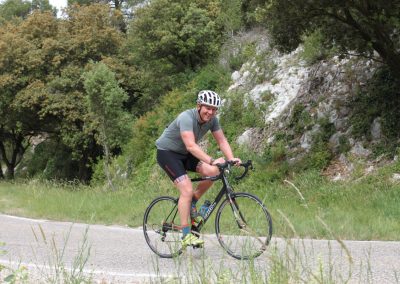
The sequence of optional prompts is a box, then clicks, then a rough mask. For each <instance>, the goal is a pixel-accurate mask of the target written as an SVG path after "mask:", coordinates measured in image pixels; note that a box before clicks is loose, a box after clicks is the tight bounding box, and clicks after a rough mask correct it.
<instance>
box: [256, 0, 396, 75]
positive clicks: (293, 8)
mask: <svg viewBox="0 0 400 284" xmlns="http://www.w3.org/2000/svg"><path fill="white" fill-rule="evenodd" d="M261 2H263V3H262V4H260V5H259V6H258V10H257V11H258V17H259V20H260V21H261V22H263V23H264V24H265V25H266V26H267V27H268V29H269V31H270V33H271V35H272V37H273V40H274V42H275V44H276V45H277V46H278V47H279V48H280V49H281V50H284V51H290V50H293V49H295V48H296V47H297V46H298V45H299V43H300V42H301V39H302V35H303V34H305V33H311V32H313V31H315V30H317V29H320V30H321V32H322V34H323V35H324V37H325V42H324V43H325V44H326V45H327V46H328V47H329V46H332V45H336V46H337V47H339V48H340V50H341V52H342V53H347V52H349V51H350V52H358V53H359V54H360V55H363V56H368V57H370V58H373V53H374V51H375V52H377V53H378V54H379V56H380V58H381V60H382V61H383V62H384V63H385V64H387V65H388V66H389V68H390V69H391V72H392V73H393V74H394V75H395V76H396V77H397V78H398V79H400V53H399V52H400V51H399V50H400V49H399V47H400V41H399V39H400V33H399V31H400V18H399V14H400V3H399V1H396V0H388V1H373V0H351V1H348V0H339V1H336V0H335V1H334V0H324V1H318V0H301V1H293V0H274V1H272V0H271V1H261Z"/></svg>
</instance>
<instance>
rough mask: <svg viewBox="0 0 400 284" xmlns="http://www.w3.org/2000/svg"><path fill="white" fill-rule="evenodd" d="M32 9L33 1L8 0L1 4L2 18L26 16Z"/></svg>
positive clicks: (0, 16) (0, 12)
mask: <svg viewBox="0 0 400 284" xmlns="http://www.w3.org/2000/svg"><path fill="white" fill-rule="evenodd" d="M30 11H31V3H30V2H29V1H24V0H6V1H4V2H2V3H1V4H0V19H2V18H3V19H4V20H8V21H9V20H11V19H13V18H14V17H17V18H25V17H26V16H27V15H28V14H29V12H30Z"/></svg>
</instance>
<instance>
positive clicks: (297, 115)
mask: <svg viewBox="0 0 400 284" xmlns="http://www.w3.org/2000/svg"><path fill="white" fill-rule="evenodd" d="M311 125H312V118H311V116H310V113H309V111H308V110H307V109H306V107H305V106H304V105H303V104H296V105H295V106H294V107H293V110H292V115H291V117H290V121H289V123H288V127H289V128H290V129H293V131H294V132H295V134H296V135H301V134H302V133H303V132H304V131H305V130H309V129H310V126H311Z"/></svg>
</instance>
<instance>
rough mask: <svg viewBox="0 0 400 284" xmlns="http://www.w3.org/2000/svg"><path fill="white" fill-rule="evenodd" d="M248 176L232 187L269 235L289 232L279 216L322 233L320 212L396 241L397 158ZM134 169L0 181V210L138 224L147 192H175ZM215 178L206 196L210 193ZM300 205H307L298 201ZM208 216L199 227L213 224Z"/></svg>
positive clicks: (345, 226)
mask: <svg viewBox="0 0 400 284" xmlns="http://www.w3.org/2000/svg"><path fill="white" fill-rule="evenodd" d="M256 169H257V170H256V171H255V172H252V174H251V175H250V177H248V178H247V179H245V180H244V181H243V182H241V183H240V184H238V185H236V186H235V189H236V191H245V192H251V193H253V194H256V195H257V196H259V197H260V199H261V200H263V201H264V203H265V204H266V206H267V208H268V210H269V211H270V213H271V215H272V218H273V225H274V236H287V237H293V236H294V234H293V232H292V231H293V230H292V228H290V226H288V223H287V221H286V220H285V218H284V217H283V215H284V216H286V218H287V219H288V220H290V222H291V224H293V227H294V228H295V230H296V233H297V234H298V236H300V237H311V238H329V237H331V236H330V234H329V232H328V231H327V230H326V228H325V227H324V226H323V225H322V224H320V222H318V221H316V217H319V218H321V219H322V220H324V222H326V223H327V224H329V226H330V227H331V228H333V229H334V232H335V234H336V235H337V236H338V237H339V238H341V239H349V240H350V239H356V240H399V239H400V237H399V232H400V223H399V222H398V220H399V219H400V207H399V206H398V204H400V183H398V182H394V181H391V175H392V173H393V172H397V171H399V170H400V165H399V164H398V163H396V164H391V165H389V166H386V167H383V168H381V169H380V170H378V171H376V172H374V173H373V174H370V175H368V176H364V177H358V178H357V180H350V181H340V182H332V181H329V180H327V179H325V178H324V177H322V176H321V175H320V173H319V172H317V171H307V172H304V173H302V174H298V175H296V176H292V177H291V178H288V180H289V181H290V182H291V183H293V185H295V187H297V189H298V190H299V191H300V192H301V195H302V196H303V198H304V200H302V198H301V197H300V195H299V192H297V190H295V188H294V187H293V186H292V185H290V184H289V183H287V182H283V181H282V180H278V181H276V180H275V181H272V182H270V181H268V180H265V179H263V171H265V170H266V169H265V168H262V167H256ZM149 172H151V174H148V175H147V178H145V177H144V176H139V177H138V178H137V179H136V180H135V181H134V182H131V183H129V184H127V183H125V184H124V185H120V188H119V190H118V191H115V192H112V191H109V190H105V189H104V188H101V187H89V186H84V185H80V184H65V183H55V182H40V181H38V180H27V181H18V182H7V181H2V182H0V201H1V202H0V212H1V213H5V214H11V215H17V216H27V217H32V218H45V219H53V220H65V221H67V220H68V221H74V222H85V223H99V224H118V225H128V226H132V227H138V226H141V223H142V220H143V213H144V211H145V209H146V207H147V205H148V204H149V203H150V201H151V200H152V199H154V198H155V197H157V196H161V195H172V196H176V195H177V191H176V190H175V189H174V188H173V187H172V185H171V183H170V181H169V180H168V179H167V178H166V177H165V176H164V175H163V174H162V173H161V171H159V170H155V171H149ZM219 186H220V184H216V185H215V188H214V189H213V190H210V191H209V192H208V193H207V194H206V196H205V197H204V199H205V198H207V199H210V200H212V199H213V198H214V195H215V194H216V193H217V187H218V188H219ZM305 204H307V208H306V207H305ZM212 222H213V218H212V219H211V220H210V222H209V223H208V224H206V229H207V230H208V231H210V232H213V231H214V228H213V224H212Z"/></svg>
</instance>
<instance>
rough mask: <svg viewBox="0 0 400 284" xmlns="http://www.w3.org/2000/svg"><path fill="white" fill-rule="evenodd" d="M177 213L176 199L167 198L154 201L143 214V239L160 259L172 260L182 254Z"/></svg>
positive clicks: (163, 197) (162, 197)
mask: <svg viewBox="0 0 400 284" xmlns="http://www.w3.org/2000/svg"><path fill="white" fill-rule="evenodd" d="M177 213H178V199H177V198H173V197H169V196H161V197H158V198H156V199H154V200H153V201H152V202H151V203H150V205H149V206H148V207H147V209H146V212H145V213H144V218H143V232H144V237H145V239H146V242H147V244H148V245H149V247H150V249H151V250H152V251H153V252H154V253H156V254H157V255H159V256H160V257H165V258H172V257H175V256H178V255H179V254H181V253H182V250H181V242H180V241H181V228H180V226H179V225H178V221H179V216H178V214H177Z"/></svg>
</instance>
